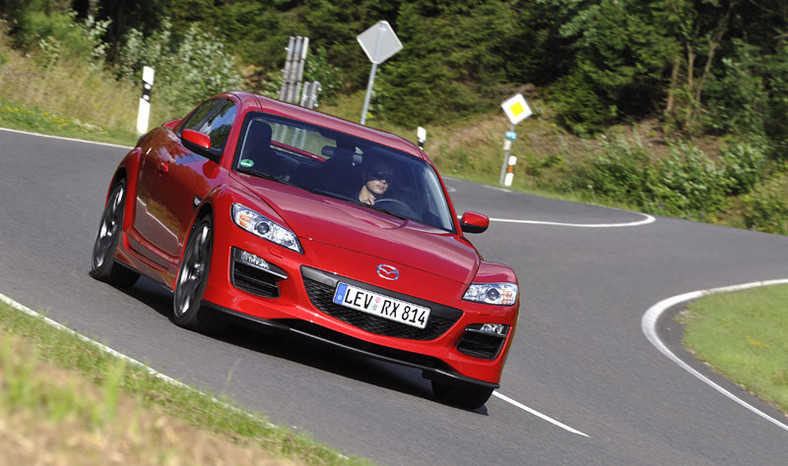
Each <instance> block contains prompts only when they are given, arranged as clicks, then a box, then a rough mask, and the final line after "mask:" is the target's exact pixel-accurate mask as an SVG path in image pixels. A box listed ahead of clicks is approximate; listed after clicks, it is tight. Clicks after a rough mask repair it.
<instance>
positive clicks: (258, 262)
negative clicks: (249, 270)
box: [239, 250, 271, 270]
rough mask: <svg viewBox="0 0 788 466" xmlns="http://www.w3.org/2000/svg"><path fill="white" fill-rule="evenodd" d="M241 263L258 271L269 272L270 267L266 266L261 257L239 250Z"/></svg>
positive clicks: (266, 263)
mask: <svg viewBox="0 0 788 466" xmlns="http://www.w3.org/2000/svg"><path fill="white" fill-rule="evenodd" d="M239 252H240V254H239V255H240V257H239V259H241V262H244V263H246V264H249V265H251V266H252V267H257V268H258V269H263V270H271V267H270V266H269V265H268V262H267V261H266V260H265V259H263V258H262V257H259V256H255V255H254V254H252V253H249V252H246V251H244V250H239Z"/></svg>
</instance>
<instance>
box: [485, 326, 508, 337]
mask: <svg viewBox="0 0 788 466" xmlns="http://www.w3.org/2000/svg"><path fill="white" fill-rule="evenodd" d="M507 327H508V326H507V325H504V324H482V328H481V329H480V331H481V332H482V333H489V334H491V335H497V336H501V337H502V336H505V335H506V330H507Z"/></svg>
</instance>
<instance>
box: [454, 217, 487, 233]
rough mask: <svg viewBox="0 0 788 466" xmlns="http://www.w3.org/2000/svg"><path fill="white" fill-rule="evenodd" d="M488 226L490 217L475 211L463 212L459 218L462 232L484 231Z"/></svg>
mask: <svg viewBox="0 0 788 466" xmlns="http://www.w3.org/2000/svg"><path fill="white" fill-rule="evenodd" d="M489 226H490V219H489V218H488V217H487V216H486V215H482V214H477V213H476V212H465V213H464V214H462V218H461V219H460V228H461V229H462V231H463V232H464V233H484V232H485V231H486V230H487V228H488V227H489Z"/></svg>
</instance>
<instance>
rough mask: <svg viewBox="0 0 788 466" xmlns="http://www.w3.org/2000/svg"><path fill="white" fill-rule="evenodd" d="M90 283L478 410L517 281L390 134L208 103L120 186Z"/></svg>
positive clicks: (134, 153) (296, 113)
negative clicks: (274, 333)
mask: <svg viewBox="0 0 788 466" xmlns="http://www.w3.org/2000/svg"><path fill="white" fill-rule="evenodd" d="M108 191H109V192H108V196H107V203H106V207H105V209H104V212H103V214H102V217H101V224H100V226H99V231H98V234H97V236H96V242H95V246H94V249H93V256H92V267H91V275H92V276H93V277H95V278H97V279H99V280H102V281H105V282H108V283H111V284H113V285H116V286H121V287H128V286H132V285H133V284H134V283H135V281H136V280H137V278H138V277H139V275H140V274H142V275H145V276H146V277H148V278H150V279H152V280H154V281H155V282H157V283H160V284H161V285H163V286H165V287H167V288H168V289H170V290H172V291H173V293H174V296H173V303H174V304H173V311H172V315H171V320H172V321H173V322H174V323H175V324H177V325H180V326H182V327H186V328H189V329H193V330H197V331H202V332H212V331H218V330H219V329H220V328H223V327H224V325H223V324H225V323H226V322H227V319H224V318H222V315H223V314H230V315H234V316H236V317H241V318H243V319H247V320H250V321H253V322H256V323H258V324H261V325H265V326H270V327H274V328H282V329H288V330H289V331H293V332H296V333H299V334H303V335H306V336H309V337H312V338H315V339H318V340H320V341H323V342H326V343H330V344H334V345H337V346H340V347H342V348H346V349H349V350H352V351H357V352H361V353H363V354H366V355H369V356H372V357H375V358H379V359H383V360H386V361H390V362H396V363H400V364H404V365H407V366H411V367H416V368H418V369H421V370H422V371H423V374H424V377H426V378H428V379H430V380H431V382H432V387H433V391H434V393H435V395H436V397H437V398H438V399H439V400H441V401H444V402H447V403H450V404H454V405H458V406H461V407H465V408H470V409H475V408H477V407H480V406H482V405H483V404H484V403H485V402H486V401H487V399H488V398H489V397H490V395H491V394H492V391H493V390H494V389H495V388H497V387H498V386H499V382H500V377H501V371H502V369H503V364H504V361H505V360H506V356H507V353H508V351H509V348H510V347H511V343H512V338H513V337H514V331H515V325H516V323H517V317H518V313H519V292H518V284H517V277H516V276H515V274H514V271H513V270H512V269H511V268H509V267H507V266H504V265H500V264H495V263H491V262H485V261H484V260H482V258H481V257H480V256H479V253H478V252H477V251H476V249H475V248H474V247H473V246H472V245H471V243H470V242H469V241H468V240H467V239H466V238H465V235H464V233H481V232H483V231H484V230H486V229H487V227H488V225H489V220H488V218H487V217H485V216H483V215H480V214H477V213H473V212H467V213H465V214H464V215H463V216H462V218H461V219H459V220H458V218H457V216H456V214H455V212H454V208H453V206H452V204H451V201H450V200H449V197H448V196H447V194H446V188H445V186H444V184H443V181H442V180H441V178H440V176H439V175H438V173H437V171H436V170H435V167H434V166H433V164H432V162H431V161H430V160H429V158H428V157H427V155H426V154H425V153H424V152H423V151H422V150H421V149H420V148H419V147H417V146H415V145H414V144H412V143H410V142H408V141H405V140H403V139H401V138H399V137H397V136H394V135H391V134H387V133H384V132H381V131H377V130H374V129H370V128H367V127H365V126H361V125H358V124H355V123H351V122H348V121H345V120H342V119H339V118H335V117H332V116H329V115H325V114H322V113H319V112H315V111H312V110H308V109H305V108H301V107H298V106H294V105H290V104H286V103H283V102H280V101H277V100H273V99H269V98H266V97H263V96H259V95H253V94H247V93H241V92H232V93H225V94H222V95H219V96H216V97H213V98H211V99H209V100H207V101H205V102H203V103H202V104H200V105H199V106H198V107H197V108H196V109H194V110H193V111H192V112H191V113H190V114H189V115H188V116H186V118H184V119H182V120H176V121H172V122H169V123H166V124H164V125H163V126H161V127H158V128H155V129H153V130H152V131H150V132H149V133H148V134H146V135H144V136H142V137H141V138H140V140H139V142H138V143H137V147H135V148H134V149H132V150H131V152H129V153H128V155H126V157H125V158H124V159H123V161H122V162H121V163H120V165H119V166H118V169H117V171H116V172H115V174H114V176H113V177H112V181H111V183H110V185H109V190H108Z"/></svg>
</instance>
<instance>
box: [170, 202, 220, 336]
mask: <svg viewBox="0 0 788 466" xmlns="http://www.w3.org/2000/svg"><path fill="white" fill-rule="evenodd" d="M212 250H213V222H212V220H211V217H209V216H206V217H203V218H201V219H199V220H198V221H197V224H196V225H195V227H194V228H193V229H192V232H191V233H190V234H189V239H188V240H187V241H186V248H185V249H184V252H183V259H182V260H181V265H180V267H179V269H178V276H177V277H176V280H175V293H174V295H173V300H172V304H173V307H172V315H171V316H170V320H172V322H173V323H175V324H176V325H178V326H180V327H184V328H188V329H190V330H194V331H197V332H202V333H217V332H219V331H221V330H223V329H224V326H225V325H224V322H223V321H221V320H220V319H219V318H218V317H217V316H216V314H215V313H213V312H211V311H210V310H209V309H205V308H203V307H202V296H203V293H204V292H205V287H206V285H207V284H208V273H209V271H210V268H211V251H212Z"/></svg>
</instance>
